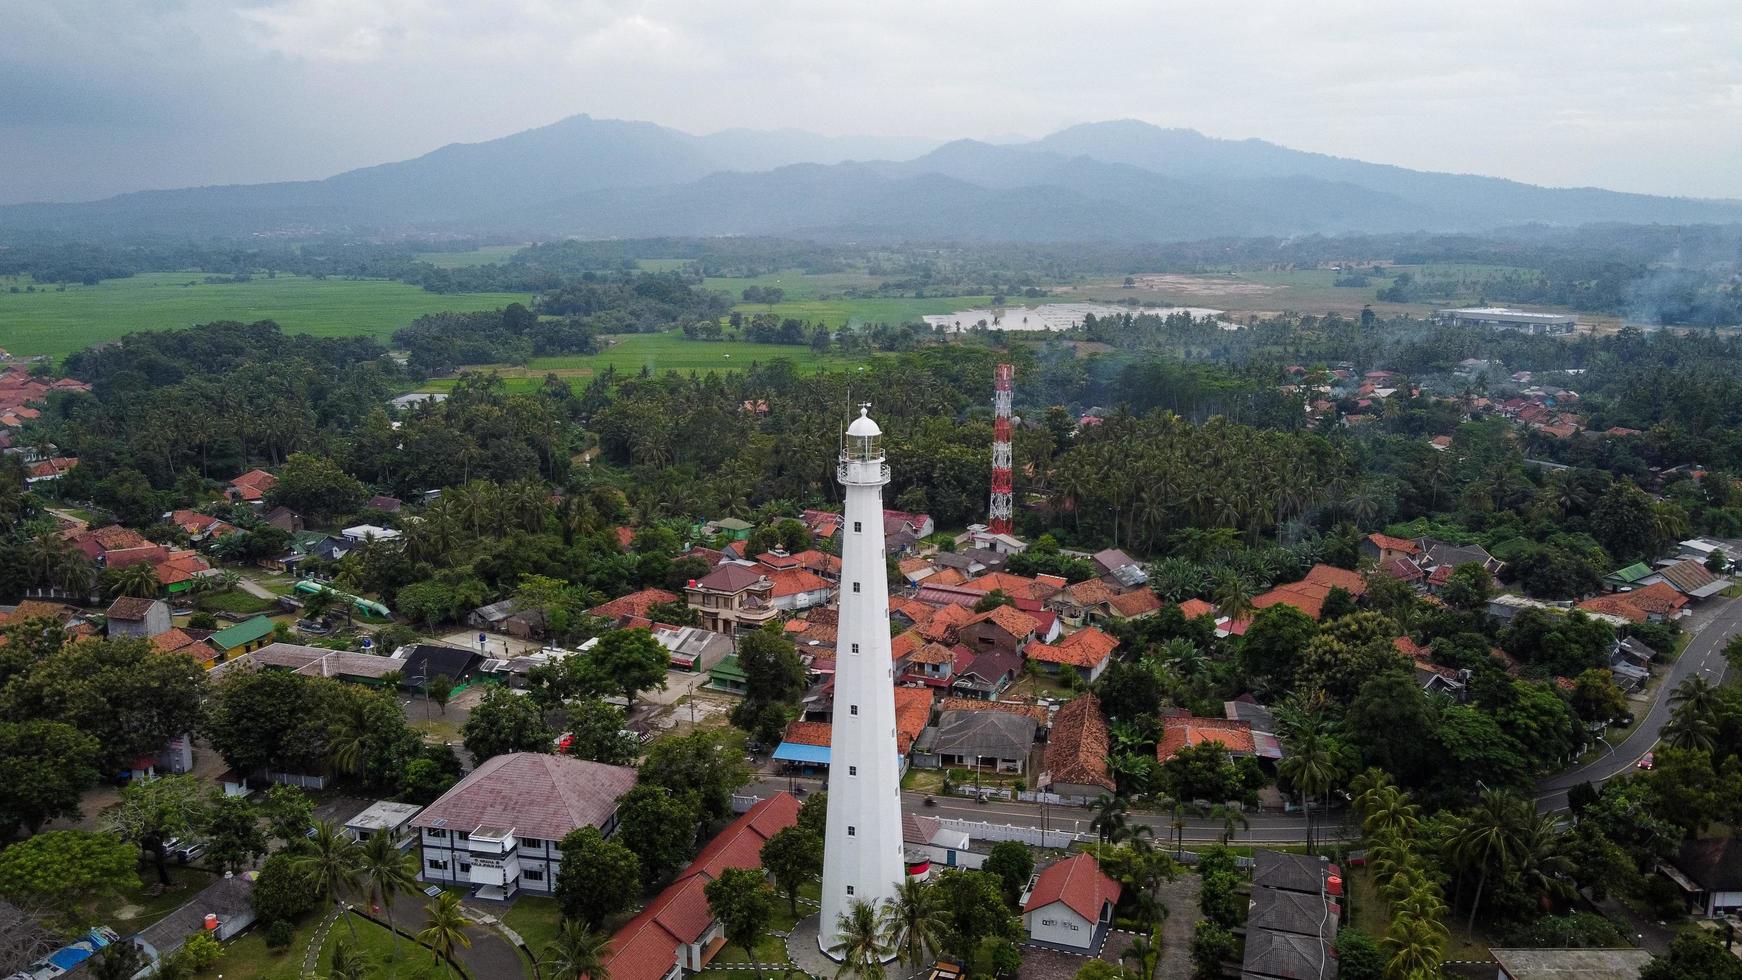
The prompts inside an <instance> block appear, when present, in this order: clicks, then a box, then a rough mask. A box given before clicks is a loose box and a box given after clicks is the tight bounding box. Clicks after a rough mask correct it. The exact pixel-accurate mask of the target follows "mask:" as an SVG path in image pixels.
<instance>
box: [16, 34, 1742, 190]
mask: <svg viewBox="0 0 1742 980" xmlns="http://www.w3.org/2000/svg"><path fill="white" fill-rule="evenodd" d="M0 23H5V24H6V25H7V29H6V30H5V31H0V91H4V92H7V93H8V94H9V95H10V94H11V93H15V92H24V93H26V101H25V104H23V105H22V106H20V105H16V104H9V103H17V102H19V100H18V99H0V130H3V131H4V134H5V137H6V138H5V140H4V141H0V168H5V169H6V172H8V173H9V175H11V174H18V179H17V180H16V181H13V182H10V183H9V184H8V185H3V186H0V195H6V196H8V197H10V198H11V199H16V198H17V196H18V195H19V194H20V193H23V192H24V191H25V190H28V191H29V192H30V193H32V194H36V195H43V194H50V195H68V194H72V195H77V194H89V193H99V192H109V191H113V190H117V189H123V188H126V187H133V186H174V185H176V184H178V183H188V182H189V181H190V179H197V180H258V179H273V178H281V177H287V176H320V175H323V174H325V173H330V172H333V171H335V170H338V169H342V168H344V167H348V166H357V165H364V164H368V163H374V162H380V161H382V160H388V159H397V158H403V157H406V156H411V155H415V154H417V153H421V152H424V151H427V150H429V149H432V148H434V147H436V146H439V145H442V144H444V143H448V142H454V141H470V140H478V139H486V138H490V137H493V136H498V135H503V134H505V133H508V132H512V131H515V130H518V129H523V128H527V127H529V126H533V125H538V124H541V123H545V122H549V121H551V120H554V119H557V118H560V117H562V116H566V115H570V114H573V113H576V112H589V113H592V114H593V115H596V116H613V117H618V118H633V119H648V120H652V121H655V122H660V123H664V124H667V125H672V126H675V127H678V128H681V129H686V130H689V131H692V132H708V131H713V130H718V129H725V128H732V127H751V128H765V129H766V128H778V127H798V128H805V129H811V130H814V131H817V132H821V133H825V134H830V135H844V134H863V133H872V134H883V135H887V136H902V137H906V138H909V139H911V138H914V137H924V138H929V139H935V140H942V139H950V138H955V137H958V136H976V137H987V136H993V135H995V134H1002V133H1010V132H1023V133H1030V134H1035V135H1039V134H1042V133H1045V132H1047V131H1050V130H1053V129H1056V128H1059V127H1060V126H1063V125H1067V124H1070V123H1074V122H1082V121H1089V120H1096V119H1108V118H1122V117H1134V118H1139V119H1144V120H1147V121H1150V122H1154V123H1157V124H1161V125H1173V126H1186V127H1192V128H1196V129H1200V130H1202V131H1204V132H1206V133H1209V134H1211V135H1215V136H1223V137H1230V138H1245V137H1260V138H1264V139H1270V140H1273V141H1275V142H1279V143H1284V144H1287V145H1291V146H1296V147H1299V148H1302V149H1309V150H1315V151H1320V152H1325V153H1334V154H1339V155H1344V156H1355V157H1360V158H1363V159H1369V160H1375V161H1380V162H1390V163H1398V164H1402V165H1406V166H1413V167H1421V168H1432V169H1446V170H1455V171H1466V172H1475V173H1489V174H1496V175H1500V176H1508V177H1514V178H1517V179H1521V180H1528V181H1532V182H1539V183H1549V184H1557V185H1576V184H1600V185H1608V186H1616V187H1619V188H1622V189H1630V190H1642V191H1649V192H1654V193H1681V194H1690V195H1701V196H1735V197H1742V168H1738V167H1736V166H1735V165H1734V161H1735V160H1736V159H1738V158H1742V83H1739V79H1742V44H1737V43H1736V40H1737V38H1739V37H1742V4H1737V3H1735V2H1733V0H1687V2H1682V3H1677V4H1673V5H1658V6H1655V7H1645V8H1641V7H1640V6H1639V5H1637V4H1624V3H1622V2H1620V0H1585V2H1573V0H1532V2H1531V3H1529V4H1519V3H1516V2H1515V0H1506V2H1502V0H1451V2H1445V3H1440V4H1433V5H1427V4H1388V5H1385V4H1373V3H1370V2H1365V0H1319V2H1315V3H1312V4H1293V3H1282V2H1274V0H1254V2H1252V3H1248V4H1242V5H1238V6H1236V7H1230V6H1228V5H1227V4H1225V3H1221V2H1211V0H1168V2H1154V0H1086V2H1080V3H1075V4H1070V5H1061V4H1048V5H1041V4H1023V3H1016V4H1012V3H1009V2H1008V0H1005V2H997V3H995V2H991V0H950V2H938V0H883V2H880V3H877V4H865V3H848V2H842V0H808V2H801V0H765V2H762V3H757V4H722V3H719V2H717V0H713V2H708V0H493V2H491V3H488V4H479V3H475V2H466V0H168V2H161V3H151V4H114V3H111V2H107V0H55V2H54V3H41V2H39V0H0ZM9 83H10V84H9ZM73 128H76V129H78V130H79V131H80V132H81V134H82V135H83V138H82V139H81V140H74V139H72V138H71V137H70V136H69V135H68V133H69V131H70V129H73ZM144 131H149V132H148V133H147V134H146V135H145V136H141V133H142V132H144ZM178 146H179V147H180V150H179V153H180V156H179V158H178V156H177V152H178V151H177V149H176V147H178ZM141 148H144V152H141ZM75 152H76V153H79V154H81V156H82V157H83V159H82V160H81V163H80V165H79V166H77V167H71V168H57V167H54V166H53V165H52V161H53V160H54V159H56V157H57V156H58V155H60V154H66V153H75ZM45 161H46V162H45ZM20 166H24V167H27V168H29V169H28V171H27V172H23V173H20V172H19V171H18V169H17V168H18V167H20Z"/></svg>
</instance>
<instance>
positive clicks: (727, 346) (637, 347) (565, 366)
mask: <svg viewBox="0 0 1742 980" xmlns="http://www.w3.org/2000/svg"><path fill="white" fill-rule="evenodd" d="M610 339H611V340H613V341H615V343H613V344H612V345H611V347H610V349H608V350H606V351H603V352H602V353H598V354H585V355H569V356H562V357H535V358H533V359H532V360H530V361H528V362H527V363H526V364H525V365H524V366H522V365H518V364H480V365H472V366H469V367H468V370H473V371H490V372H494V373H496V374H498V375H500V376H501V377H502V378H503V379H504V380H505V381H506V382H507V384H508V389H509V390H510V391H531V390H533V389H536V388H537V387H538V386H539V384H540V383H542V382H543V381H544V376H545V375H546V374H555V375H556V376H558V377H560V378H566V379H571V380H573V379H585V378H591V377H592V376H593V375H594V374H596V373H598V372H600V371H603V370H605V369H606V367H615V368H616V369H617V372H618V373H619V374H631V375H632V374H639V373H640V372H641V369H642V368H643V367H645V368H647V369H648V370H649V371H651V372H654V373H661V372H665V371H677V372H679V373H684V374H687V373H689V372H690V371H697V372H702V373H706V372H708V371H731V370H734V369H742V368H745V367H748V366H749V365H751V364H753V363H762V364H766V363H768V362H769V361H773V360H775V359H777V358H784V359H786V360H789V361H792V362H793V364H794V365H795V366H796V367H797V369H798V370H799V372H801V373H805V374H809V373H813V372H816V371H822V370H828V369H839V368H843V367H851V366H853V365H855V364H862V363H864V361H865V358H864V357H862V356H853V357H847V356H844V355H840V354H820V355H819V354H817V353H816V352H815V351H812V350H811V349H810V348H809V347H799V346H789V345H785V344H750V343H745V342H743V341H730V340H723V341H717V342H711V341H704V340H690V339H688V338H686V337H685V336H684V335H683V334H681V333H676V332H672V333H658V334H625V335H619V336H615V337H612V338H610ZM453 386H454V379H452V378H441V379H436V380H433V381H428V382H425V383H424V384H422V385H420V386H418V390H419V391H447V390H449V389H451V388H453Z"/></svg>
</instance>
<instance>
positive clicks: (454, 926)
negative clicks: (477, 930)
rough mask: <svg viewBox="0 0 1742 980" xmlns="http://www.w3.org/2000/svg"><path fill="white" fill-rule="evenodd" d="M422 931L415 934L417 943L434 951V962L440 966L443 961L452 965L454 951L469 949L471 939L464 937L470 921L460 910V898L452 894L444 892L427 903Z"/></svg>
mask: <svg viewBox="0 0 1742 980" xmlns="http://www.w3.org/2000/svg"><path fill="white" fill-rule="evenodd" d="M423 921H424V929H423V931H422V932H420V933H418V934H417V938H418V941H419V942H421V943H423V944H424V945H425V946H428V947H429V948H430V949H433V950H435V961H436V963H437V964H440V963H441V962H442V961H443V960H444V959H445V960H447V961H448V962H449V963H452V961H453V958H454V950H456V949H469V948H470V947H471V945H472V937H471V936H468V935H466V927H467V926H470V925H471V924H472V920H471V919H468V918H466V914H465V912H464V911H463V910H461V908H460V896H459V895H458V894H456V893H454V892H448V891H444V892H442V893H441V894H440V895H438V896H436V900H435V901H433V902H431V903H429V913H428V915H427V916H426V917H425V918H424V920H423Z"/></svg>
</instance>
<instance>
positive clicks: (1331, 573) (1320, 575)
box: [1302, 565, 1367, 596]
mask: <svg viewBox="0 0 1742 980" xmlns="http://www.w3.org/2000/svg"><path fill="white" fill-rule="evenodd" d="M1302 581H1303V582H1310V583H1311V584H1313V585H1322V586H1324V587H1325V588H1326V589H1342V590H1343V591H1344V592H1347V593H1349V594H1350V595H1351V596H1362V595H1365V594H1366V593H1367V581H1366V580H1365V579H1363V578H1362V577H1361V576H1360V574H1359V573H1356V572H1351V571H1349V570H1348V569H1347V568H1338V567H1336V566H1335V565H1314V566H1313V567H1312V570H1311V571H1309V572H1307V573H1306V578H1304V579H1302Z"/></svg>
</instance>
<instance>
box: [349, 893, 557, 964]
mask: <svg viewBox="0 0 1742 980" xmlns="http://www.w3.org/2000/svg"><path fill="white" fill-rule="evenodd" d="M413 898H416V899H417V901H413V900H412V899H413ZM428 901H430V900H428V899H425V898H424V896H423V895H421V894H418V895H415V896H412V895H407V896H403V897H401V898H400V899H399V900H398V901H396V902H394V903H393V924H394V925H396V926H398V927H399V929H400V931H401V932H404V933H406V934H408V935H412V936H415V935H417V934H418V933H419V932H421V931H423V923H424V918H425V917H426V915H427V902H428ZM462 909H463V911H464V912H465V916H466V918H468V919H471V920H472V922H473V924H472V925H470V926H467V927H466V935H467V936H468V937H470V938H471V940H472V945H470V946H464V947H461V948H459V949H456V950H454V958H455V959H457V960H459V961H460V964H461V965H462V966H464V967H465V968H466V972H467V973H470V974H471V975H472V976H473V977H474V978H475V980H498V978H507V977H520V976H525V975H526V969H527V968H526V966H525V965H524V963H523V962H522V960H521V959H520V953H519V952H518V951H517V950H515V948H514V946H513V944H512V943H510V942H509V941H508V940H507V939H506V938H504V937H503V935H502V934H501V933H499V932H497V931H496V930H495V929H492V928H491V927H490V926H488V925H484V924H482V923H480V922H479V918H480V917H487V918H494V916H493V914H492V913H489V912H481V911H479V910H478V909H477V908H475V907H473V906H471V905H465V906H462ZM377 917H378V918H379V917H381V915H379V914H378V915H377ZM424 952H425V953H426V954H428V953H429V951H428V950H427V949H425V950H424ZM429 955H431V956H432V957H433V955H434V954H429Z"/></svg>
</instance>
